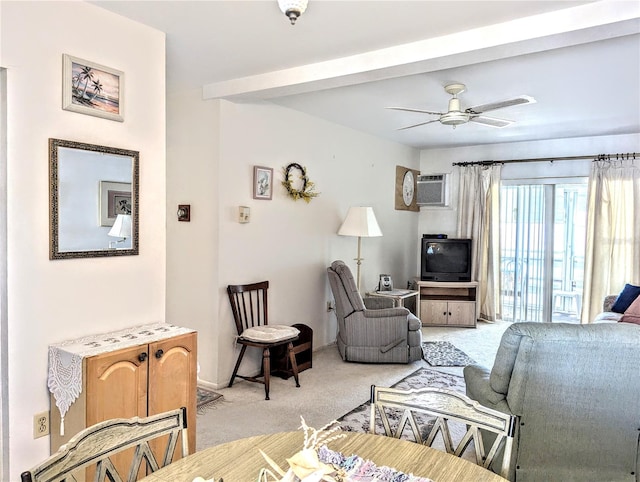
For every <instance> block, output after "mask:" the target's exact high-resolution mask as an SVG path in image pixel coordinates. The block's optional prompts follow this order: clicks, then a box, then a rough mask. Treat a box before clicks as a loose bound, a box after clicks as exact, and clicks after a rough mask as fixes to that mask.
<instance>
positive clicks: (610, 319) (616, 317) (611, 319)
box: [593, 311, 622, 323]
mask: <svg viewBox="0 0 640 482" xmlns="http://www.w3.org/2000/svg"><path fill="white" fill-rule="evenodd" d="M620 318H622V313H616V312H615V311H603V312H602V313H599V314H598V316H596V317H595V318H594V319H593V323H615V322H618V321H620Z"/></svg>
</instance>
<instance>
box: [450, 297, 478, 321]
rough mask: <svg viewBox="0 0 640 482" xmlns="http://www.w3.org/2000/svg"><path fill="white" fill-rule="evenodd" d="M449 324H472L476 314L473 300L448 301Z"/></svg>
mask: <svg viewBox="0 0 640 482" xmlns="http://www.w3.org/2000/svg"><path fill="white" fill-rule="evenodd" d="M448 305H449V313H450V315H449V324H450V325H464V326H474V325H475V316H476V303H475V301H449V303H448Z"/></svg>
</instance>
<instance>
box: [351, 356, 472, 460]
mask: <svg viewBox="0 0 640 482" xmlns="http://www.w3.org/2000/svg"><path fill="white" fill-rule="evenodd" d="M392 386H393V387H394V388H401V389H410V388H421V387H425V386H430V387H437V388H447V389H449V390H455V391H457V392H461V393H464V392H465V383H464V378H463V377H461V376H458V375H451V374H449V373H443V372H439V371H437V370H432V369H430V368H420V369H418V370H416V371H415V372H413V373H412V374H410V375H408V376H407V377H405V378H403V379H402V380H400V381H399V382H397V383H396V384H394V385H392ZM370 408H371V404H370V403H369V402H365V403H363V404H361V405H359V406H358V407H356V408H354V409H353V410H351V411H350V412H349V413H347V414H346V415H343V416H342V417H340V418H339V419H338V422H340V427H341V428H342V430H346V431H348V432H364V433H368V432H369V421H370V420H371V412H370ZM387 416H388V418H389V423H390V425H391V430H392V431H394V430H395V429H396V427H397V426H398V422H399V421H400V418H401V417H402V411H401V410H388V411H387ZM416 418H417V420H418V424H419V425H420V427H421V428H422V430H421V432H422V437H423V439H424V438H426V436H427V434H428V433H429V431H430V430H431V427H432V426H433V419H430V417H429V416H428V415H419V416H417V417H416ZM449 428H450V430H451V437H452V439H453V441H454V443H457V442H459V441H460V440H461V439H462V437H463V436H464V434H465V432H466V427H465V426H464V424H457V425H456V423H453V422H451V421H450V424H449ZM375 433H376V434H384V427H383V426H382V422H381V421H380V417H379V416H376V429H375ZM400 438H401V439H404V440H411V441H415V439H414V437H413V435H412V433H411V428H410V427H408V426H407V427H405V429H404V432H403V433H402V436H401V437H400ZM431 446H432V447H434V448H437V449H440V450H444V443H443V440H442V437H441V435H438V436H437V437H436V439H435V440H434V442H433V444H432V445H431ZM462 458H464V459H467V460H470V461H472V462H474V463H475V455H474V448H473V443H471V444H469V446H468V447H467V450H465V452H464V453H463V455H462Z"/></svg>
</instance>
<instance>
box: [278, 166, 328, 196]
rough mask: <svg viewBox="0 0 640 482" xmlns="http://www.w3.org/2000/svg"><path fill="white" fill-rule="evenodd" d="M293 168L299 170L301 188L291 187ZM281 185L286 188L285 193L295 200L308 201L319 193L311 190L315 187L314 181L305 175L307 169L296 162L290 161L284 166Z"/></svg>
mask: <svg viewBox="0 0 640 482" xmlns="http://www.w3.org/2000/svg"><path fill="white" fill-rule="evenodd" d="M293 169H297V170H298V171H300V179H301V180H302V189H295V188H294V187H293V180H292V178H291V171H292V170H293ZM282 185H283V186H284V187H285V188H286V190H287V193H288V194H289V196H291V197H292V198H293V200H294V201H297V200H298V199H304V201H305V202H306V203H308V202H309V201H311V200H312V199H313V198H314V197H316V196H318V195H319V194H320V193H319V192H313V190H314V187H315V185H314V183H312V182H311V181H309V178H308V177H307V170H306V169H305V168H304V167H302V166H301V165H300V164H298V163H297V162H292V163H291V164H289V165H288V166H287V167H285V168H284V181H282Z"/></svg>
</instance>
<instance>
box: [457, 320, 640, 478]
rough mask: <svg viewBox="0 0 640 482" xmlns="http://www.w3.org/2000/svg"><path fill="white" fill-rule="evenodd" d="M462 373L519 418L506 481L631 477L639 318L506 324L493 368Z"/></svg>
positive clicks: (639, 412)
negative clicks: (613, 321)
mask: <svg viewBox="0 0 640 482" xmlns="http://www.w3.org/2000/svg"><path fill="white" fill-rule="evenodd" d="M464 378H465V382H466V387H467V395H468V396H469V397H471V398H473V399H474V400H477V401H478V402H480V403H481V404H482V405H484V406H487V407H490V408H494V409H497V410H500V411H502V412H505V413H509V414H514V415H517V416H518V417H519V420H518V427H517V433H516V440H515V443H514V448H513V459H512V464H511V468H512V471H511V474H510V480H512V481H513V480H515V481H517V482H522V481H525V482H526V481H545V482H546V481H562V482H569V481H581V482H584V481H596V480H597V481H608V482H612V481H636V482H637V481H638V480H639V478H638V474H639V472H640V466H639V457H640V452H639V450H638V448H639V447H638V444H639V434H640V325H634V324H630V323H599V324H589V325H576V324H566V323H554V324H552V323H514V324H513V325H512V326H510V327H509V328H508V329H507V330H506V331H505V333H504V335H503V337H502V340H501V342H500V346H499V348H498V352H497V355H496V360H495V363H494V366H493V368H492V369H491V370H489V369H488V368H485V367H482V366H479V365H470V366H467V367H465V369H464ZM494 471H497V470H496V468H494Z"/></svg>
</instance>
